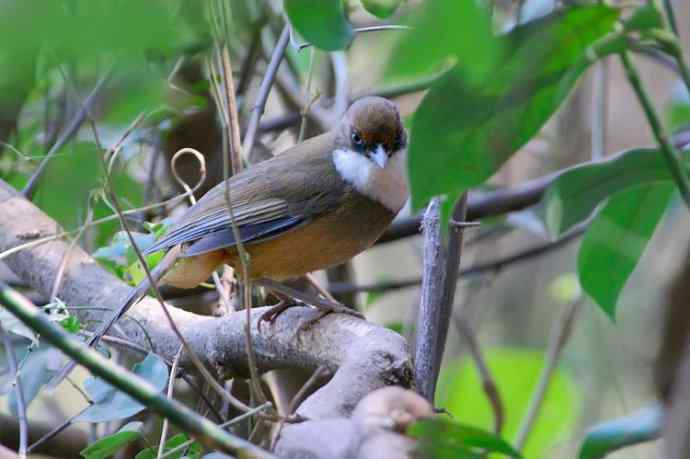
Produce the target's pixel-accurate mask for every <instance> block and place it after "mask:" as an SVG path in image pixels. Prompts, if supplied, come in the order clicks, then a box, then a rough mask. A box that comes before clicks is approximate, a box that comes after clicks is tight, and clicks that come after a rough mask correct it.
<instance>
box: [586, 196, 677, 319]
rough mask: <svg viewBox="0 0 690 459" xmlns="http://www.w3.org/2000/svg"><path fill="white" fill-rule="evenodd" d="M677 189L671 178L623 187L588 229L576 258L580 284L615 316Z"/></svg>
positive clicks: (604, 308)
mask: <svg viewBox="0 0 690 459" xmlns="http://www.w3.org/2000/svg"><path fill="white" fill-rule="evenodd" d="M674 189H675V187H674V185H673V183H671V182H659V183H652V184H647V185H640V186H637V187H635V188H632V189H629V190H624V191H621V192H619V193H617V194H615V195H614V196H613V197H612V198H611V199H610V200H609V202H608V203H607V204H606V206H605V207H604V208H603V209H602V210H601V212H599V214H598V215H597V216H596V217H595V219H594V221H593V222H592V224H591V226H590V227H589V228H588V229H587V232H586V233H585V236H584V239H583V240H582V245H581V246H580V252H579V254H578V260H577V269H578V275H579V277H580V284H581V285H582V289H583V290H584V291H585V292H587V294H588V295H589V296H590V297H592V299H594V301H596V302H597V304H598V305H599V307H601V309H603V310H604V312H605V313H606V314H607V315H608V316H609V317H610V318H611V319H612V320H613V319H615V315H616V303H617V301H618V296H619V294H620V292H621V290H622V289H623V286H624V285H625V283H626V282H627V280H628V277H629V276H630V274H631V273H632V272H633V271H634V270H635V267H636V266H637V263H638V261H639V259H640V257H641V256H642V253H643V252H644V250H645V248H646V247H647V243H648V242H649V239H650V238H651V236H652V234H653V233H654V229H655V228H656V226H657V224H658V223H659V221H660V220H661V217H662V215H663V214H664V211H665V210H666V208H667V207H668V203H669V201H670V199H671V196H672V193H673V190H674Z"/></svg>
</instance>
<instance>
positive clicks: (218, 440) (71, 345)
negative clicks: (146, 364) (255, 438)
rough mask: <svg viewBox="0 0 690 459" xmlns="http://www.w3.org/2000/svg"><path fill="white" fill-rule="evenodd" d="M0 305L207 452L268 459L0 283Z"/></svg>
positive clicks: (265, 454) (252, 446)
mask: <svg viewBox="0 0 690 459" xmlns="http://www.w3.org/2000/svg"><path fill="white" fill-rule="evenodd" d="M0 304H2V305H3V306H5V307H6V308H7V310H8V311H9V312H10V313H12V314H13V315H14V316H16V317H17V318H18V319H19V320H21V321H22V322H23V323H24V324H26V326H28V327H29V328H31V329H32V330H33V331H35V332H37V333H39V334H40V335H41V338H42V339H44V340H45V341H46V342H48V343H50V344H52V345H53V346H55V347H57V348H58V349H60V350H61V351H62V352H63V353H65V354H66V355H67V356H69V357H71V358H72V359H74V360H75V361H76V362H78V363H79V364H81V365H83V366H85V367H86V368H88V369H89V371H91V373H93V374H94V375H95V376H97V377H99V378H102V379H103V380H104V381H106V382H107V383H109V384H110V385H112V386H113V387H116V388H117V389H119V390H121V391H122V392H124V393H126V394H127V395H129V396H131V397H132V398H134V399H135V400H138V401H140V402H141V403H143V404H144V405H145V406H146V407H148V408H149V409H151V410H152V411H154V412H156V413H158V414H160V415H161V416H164V417H166V418H168V419H170V421H171V422H172V423H173V424H175V425H177V426H178V427H179V428H180V429H182V430H185V431H188V432H189V433H190V434H192V435H193V436H195V437H196V438H197V439H198V440H199V441H200V442H201V443H202V444H204V445H205V446H207V447H209V448H213V449H220V450H221V451H224V452H226V453H231V454H237V455H238V456H241V457H248V458H258V459H263V458H265V459H269V458H274V457H275V456H273V455H272V454H270V453H269V452H267V451H265V450H263V449H261V448H259V447H257V446H255V445H253V444H251V443H249V442H248V441H246V440H243V439H241V438H239V437H235V436H233V435H230V434H229V433H227V432H225V431H223V429H222V428H220V427H219V426H218V425H216V424H214V423H213V422H211V421H210V420H208V419H206V418H203V417H201V416H199V415H198V414H196V413H195V412H194V411H192V410H190V409H189V408H187V407H186V406H184V405H182V404H181V403H179V402H177V401H175V400H172V399H169V398H167V397H166V396H165V395H163V394H160V393H159V392H158V391H157V390H156V389H155V388H154V387H153V386H152V385H151V384H150V383H149V382H148V381H146V380H144V379H143V378H141V377H139V376H137V375H135V374H133V373H131V372H129V371H127V370H125V369H124V368H122V367H120V366H119V365H116V364H115V363H113V362H111V361H110V360H108V359H107V358H105V357H104V356H103V355H101V354H100V353H99V352H98V351H95V350H93V349H90V348H89V347H87V346H85V345H84V344H83V343H81V342H79V341H77V340H76V339H74V338H72V337H71V336H70V335H68V334H67V332H65V331H63V330H62V329H61V328H60V327H58V326H56V325H54V324H53V323H51V322H50V321H49V320H48V318H47V317H45V315H44V314H43V313H42V311H41V309H40V308H37V307H36V306H34V305H33V304H32V303H31V302H30V301H29V300H27V299H26V298H25V297H24V296H22V295H20V294H19V293H18V292H16V291H14V290H12V289H11V288H9V287H7V286H5V285H4V284H1V283H0Z"/></svg>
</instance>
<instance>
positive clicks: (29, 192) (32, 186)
mask: <svg viewBox="0 0 690 459" xmlns="http://www.w3.org/2000/svg"><path fill="white" fill-rule="evenodd" d="M109 77H110V70H108V71H107V72H106V73H105V75H103V76H102V77H101V79H100V80H98V82H97V83H96V86H94V88H93V90H91V93H90V94H89V95H88V96H87V97H86V99H84V102H83V103H82V105H81V108H80V109H79V111H78V112H77V114H76V115H74V118H72V121H71V122H70V124H69V125H68V126H67V128H66V129H65V130H64V131H63V132H62V134H60V137H58V139H57V140H56V141H55V143H54V144H53V146H52V147H51V148H50V150H48V153H46V155H45V157H44V158H43V160H42V161H41V162H40V164H39V165H38V167H37V168H36V170H35V171H34V173H33V175H32V176H31V178H29V181H28V182H26V185H25V186H24V189H23V190H22V195H24V197H26V198H28V199H31V197H32V196H33V194H34V192H35V191H36V187H37V186H38V181H39V180H40V178H41V176H42V175H43V173H44V172H45V170H46V167H47V166H48V162H49V161H50V159H51V158H52V157H53V156H55V154H56V153H57V152H58V151H59V150H60V149H61V148H62V147H63V146H64V145H65V144H66V143H67V142H68V141H69V139H71V138H72V136H74V134H76V133H77V131H78V130H79V128H80V127H81V125H82V124H83V123H84V120H85V119H86V115H87V114H88V112H89V108H90V107H91V104H92V103H93V101H94V99H95V98H96V96H97V95H98V93H99V91H100V90H101V88H102V87H103V84H104V83H105V82H106V81H107V80H108V78H109Z"/></svg>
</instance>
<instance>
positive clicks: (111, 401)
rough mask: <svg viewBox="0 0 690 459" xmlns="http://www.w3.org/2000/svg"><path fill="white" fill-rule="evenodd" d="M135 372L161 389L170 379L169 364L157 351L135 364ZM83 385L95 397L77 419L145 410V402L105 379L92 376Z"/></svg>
mask: <svg viewBox="0 0 690 459" xmlns="http://www.w3.org/2000/svg"><path fill="white" fill-rule="evenodd" d="M132 372H133V373H134V374H136V375H138V376H140V377H142V378H144V379H145V380H147V381H148V382H149V383H151V384H152V385H153V386H154V387H155V388H156V389H157V390H158V391H159V392H162V391H163V389H164V388H165V386H166V385H167V383H168V367H167V365H165V363H164V362H163V361H162V360H161V359H160V358H159V357H157V356H156V355H155V354H149V355H147V356H146V358H145V359H144V360H143V361H142V362H140V363H137V364H136V365H134V367H133V368H132ZM84 388H85V389H86V392H87V393H88V394H89V397H90V398H91V399H92V400H93V402H94V403H93V405H91V406H89V407H87V408H86V409H85V410H84V411H82V412H81V413H80V414H79V415H78V416H77V417H76V418H74V421H75V422H108V421H114V420H117V419H125V418H128V417H130V416H134V415H135V414H137V413H139V412H140V411H142V410H143V409H144V408H145V406H144V405H142V404H141V403H139V402H138V401H136V400H134V399H133V398H132V397H130V396H129V395H127V394H125V393H124V392H120V391H118V390H117V389H115V388H114V387H112V386H111V385H109V384H108V383H106V382H105V381H103V380H101V379H98V378H95V377H91V378H88V379H87V380H86V381H85V382H84Z"/></svg>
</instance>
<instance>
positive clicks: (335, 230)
mask: <svg viewBox="0 0 690 459" xmlns="http://www.w3.org/2000/svg"><path fill="white" fill-rule="evenodd" d="M407 137H408V136H407V132H406V130H405V128H404V126H403V124H402V122H401V118H400V113H399V111H398V109H397V107H396V105H395V104H394V103H393V102H391V101H389V100H387V99H385V98H382V97H364V98H361V99H359V100H357V101H355V102H354V103H352V105H350V107H349V108H348V109H347V110H346V112H345V113H344V115H343V117H342V119H341V120H340V122H339V123H338V124H337V125H336V126H335V127H334V128H333V129H332V130H331V131H330V132H327V133H325V134H321V135H319V136H316V137H313V138H311V139H308V140H306V141H304V142H301V143H298V144H296V145H295V146H293V147H291V148H289V149H288V150H286V151H284V152H283V153H280V154H277V155H276V156H274V157H273V158H271V159H268V160H266V161H263V162H261V163H259V164H256V165H254V166H251V167H249V168H247V169H244V170H243V171H241V172H240V173H238V174H236V175H234V176H232V177H230V178H229V179H228V180H227V182H221V183H219V184H218V185H216V186H215V187H214V188H212V189H211V190H210V191H208V192H207V193H206V194H205V195H204V196H203V197H202V198H201V199H199V201H197V202H196V204H194V205H192V206H191V207H189V208H188V209H187V210H186V211H185V212H184V214H182V215H181V216H180V217H179V218H178V219H177V220H176V221H174V222H173V223H172V225H171V226H170V228H169V229H168V231H167V233H166V234H165V235H164V236H163V237H162V238H161V239H160V240H159V241H157V242H156V243H155V244H154V245H153V246H151V247H149V248H148V250H147V252H148V253H151V252H155V251H159V250H166V249H170V248H171V247H174V246H178V245H181V246H182V247H183V248H182V250H181V256H180V258H179V259H178V262H177V263H176V264H175V265H174V266H173V268H172V269H171V270H170V271H169V272H168V273H167V274H166V275H165V276H164V277H163V279H162V283H164V284H168V285H172V286H174V287H178V288H192V287H195V286H197V285H198V284H200V283H202V282H204V281H206V280H207V279H208V278H209V276H210V275H211V274H212V273H213V271H214V270H216V269H217V268H218V267H219V266H220V265H222V264H224V263H225V264H228V265H230V266H232V267H233V268H234V269H235V272H236V273H237V275H238V277H240V280H241V276H242V275H243V274H242V273H243V270H242V267H241V261H240V254H239V251H238V248H237V240H236V234H235V231H234V230H233V220H234V225H236V228H235V229H236V230H237V233H238V234H237V235H239V238H240V240H241V242H242V245H243V247H244V248H245V249H246V252H247V253H248V255H249V263H248V265H249V266H248V267H249V272H248V276H249V277H250V278H251V279H269V280H273V281H278V282H281V281H285V280H288V279H292V278H296V277H299V276H302V275H305V274H307V273H310V272H312V271H316V270H321V269H326V268H329V267H331V266H335V265H338V264H341V263H344V262H346V261H348V260H350V259H351V258H353V257H354V256H355V255H357V254H359V253H361V252H362V251H364V250H366V249H367V248H369V247H370V246H371V245H373V244H374V242H376V240H377V239H378V238H379V237H380V236H381V234H382V233H383V232H384V231H385V230H386V228H387V227H388V226H389V224H390V223H391V221H392V220H393V218H394V217H395V216H396V215H397V214H398V212H399V211H400V210H401V209H402V207H403V206H404V204H405V203H406V201H407V199H408V182H407V176H406V172H405V171H406V150H407ZM226 190H227V192H228V198H226ZM229 207H230V210H231V211H232V212H229ZM231 214H232V215H231ZM272 285H273V284H272Z"/></svg>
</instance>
